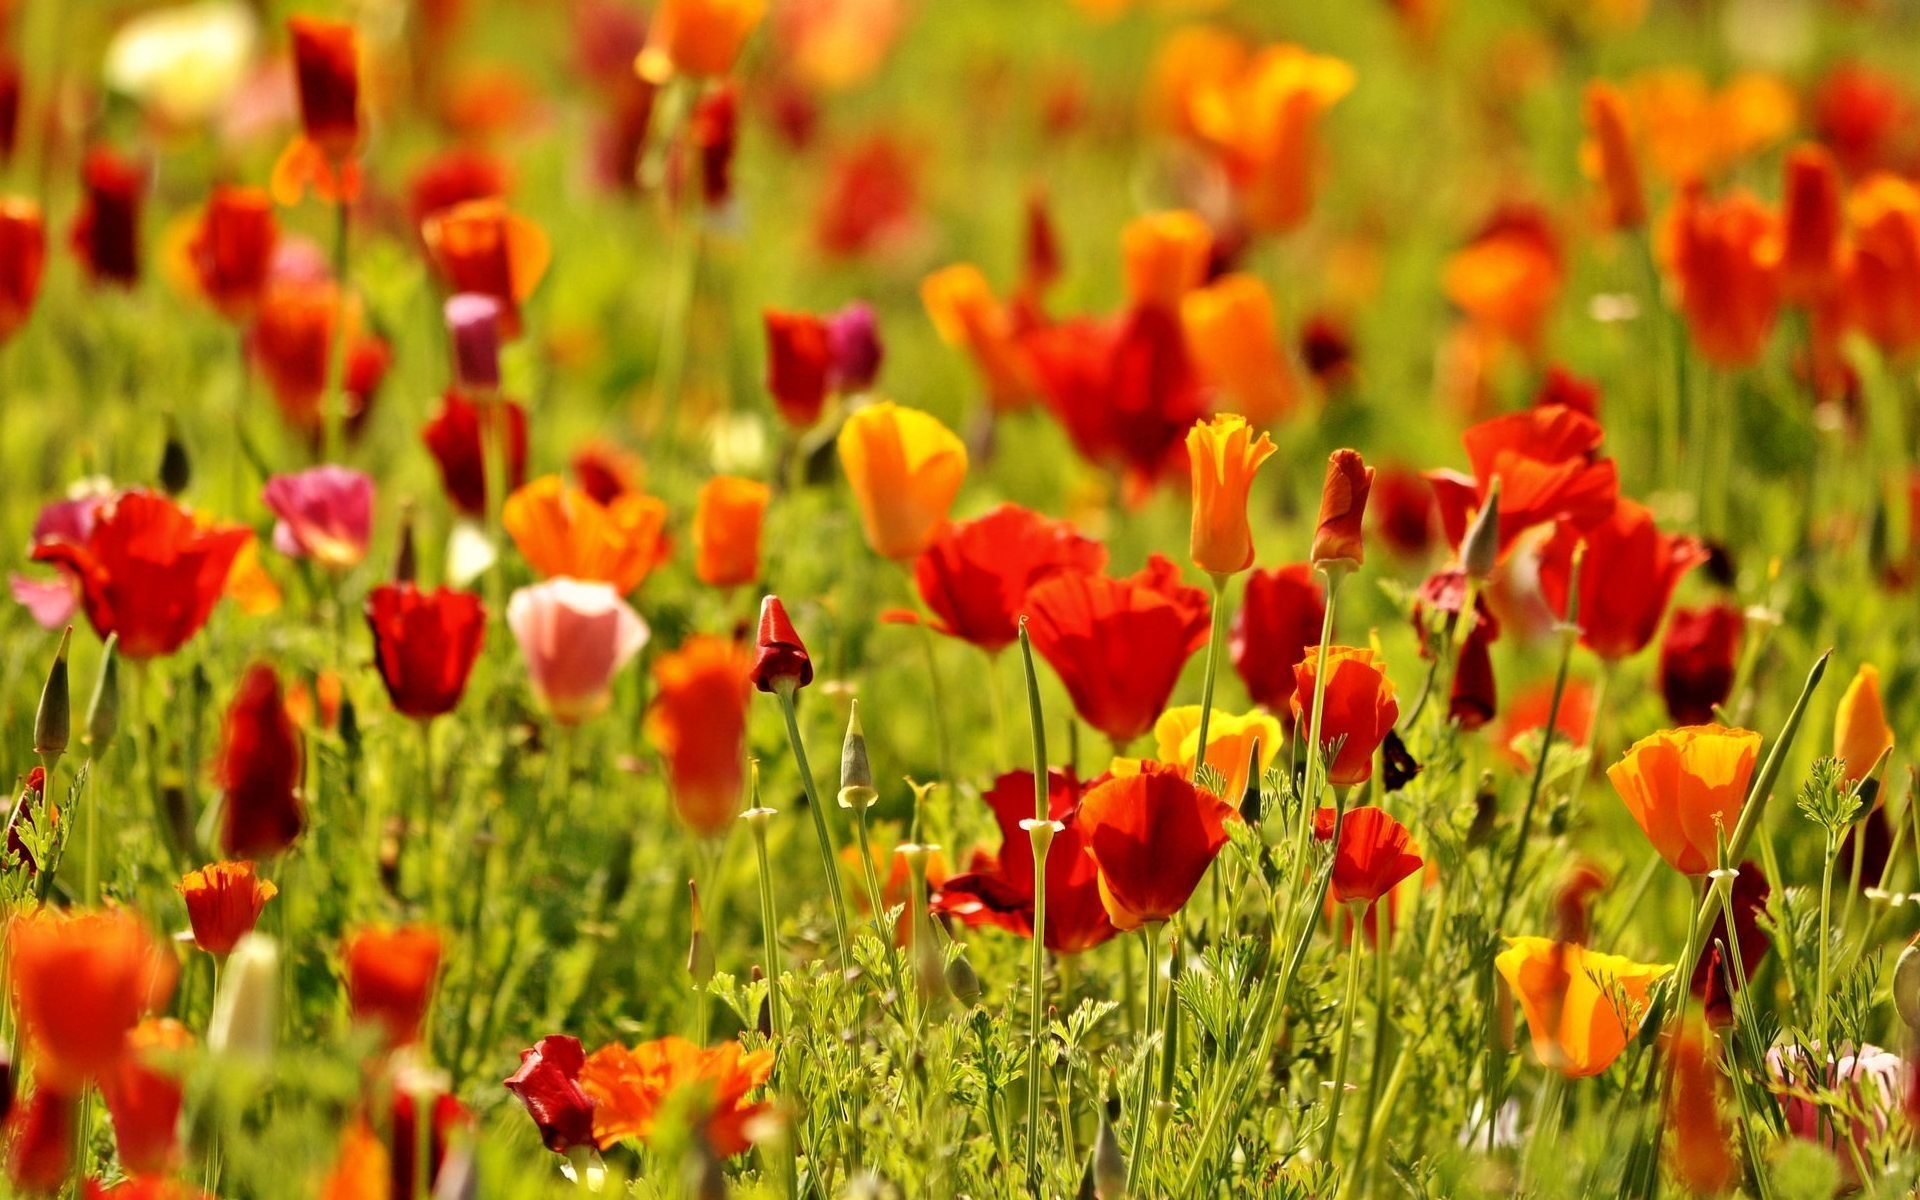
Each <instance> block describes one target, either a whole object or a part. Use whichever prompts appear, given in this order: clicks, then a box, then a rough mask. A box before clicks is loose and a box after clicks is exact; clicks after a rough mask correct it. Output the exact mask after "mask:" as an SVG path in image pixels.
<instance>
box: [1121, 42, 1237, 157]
mask: <svg viewBox="0 0 1920 1200" xmlns="http://www.w3.org/2000/svg"><path fill="white" fill-rule="evenodd" d="M1251 56H1252V51H1251V49H1250V47H1248V45H1247V44H1246V43H1245V42H1244V41H1242V40H1241V38H1240V37H1239V35H1238V34H1235V33H1233V32H1230V31H1229V30H1226V29H1223V28H1221V27H1219V26H1216V25H1188V26H1185V27H1183V28H1180V29H1176V30H1174V31H1173V32H1172V33H1170V34H1168V35H1167V37H1166V38H1165V39H1164V40H1162V41H1161V43H1160V49H1159V52H1158V54H1156V55H1155V57H1154V62H1153V69H1152V71H1151V73H1150V75H1149V77H1148V81H1147V87H1146V94H1145V96H1144V97H1143V101H1144V103H1143V107H1144V108H1145V110H1146V113H1147V116H1148V118H1149V119H1150V120H1151V121H1152V122H1153V123H1154V124H1156V125H1159V126H1161V127H1162V128H1164V129H1166V130H1168V131H1169V132H1171V133H1175V134H1179V135H1180V136H1182V137H1188V138H1198V137H1200V136H1201V131H1200V128H1199V125H1198V123H1197V120H1196V113H1195V106H1196V104H1198V103H1202V102H1206V103H1211V102H1212V101H1211V97H1213V96H1214V95H1216V94H1218V93H1220V92H1222V91H1225V90H1228V89H1230V88H1232V87H1233V86H1234V84H1235V82H1236V81H1237V80H1238V79H1239V77H1240V74H1241V72H1242V71H1244V70H1245V69H1246V65H1247V60H1248V59H1249V58H1250V57H1251Z"/></svg>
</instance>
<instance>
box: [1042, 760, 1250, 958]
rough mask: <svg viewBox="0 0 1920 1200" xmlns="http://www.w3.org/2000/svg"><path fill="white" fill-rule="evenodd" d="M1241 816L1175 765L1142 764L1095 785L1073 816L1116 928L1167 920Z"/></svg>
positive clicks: (1195, 883)
mask: <svg viewBox="0 0 1920 1200" xmlns="http://www.w3.org/2000/svg"><path fill="white" fill-rule="evenodd" d="M1239 819H1240V814H1239V813H1238V812H1236V811H1235V810H1234V809H1233V807H1232V806H1231V805H1228V804H1226V803H1224V802H1222V801H1221V799H1220V798H1219V797H1218V796H1216V795H1214V794H1213V793H1212V792H1209V791H1207V790H1206V789H1205V788H1202V787H1196V786H1195V785H1194V783H1193V781H1192V780H1190V779H1188V778H1187V776H1186V774H1185V773H1184V772H1183V771H1181V770H1180V769H1179V768H1177V767H1170V766H1167V765H1166V764H1164V763H1155V762H1145V763H1141V764H1140V772H1139V773H1138V774H1134V775H1116V776H1114V777H1113V778H1111V779H1109V780H1107V781H1106V782H1105V783H1101V784H1096V785H1095V786H1094V787H1093V789H1092V790H1091V791H1089V792H1088V793H1087V795H1086V798H1085V799H1084V800H1082V801H1081V802H1080V812H1079V816H1078V818H1077V821H1078V824H1079V826H1080V830H1081V833H1082V836H1084V837H1085V839H1086V843H1087V853H1088V854H1089V855H1091V856H1092V857H1093V862H1094V866H1095V868H1096V869H1097V870H1098V871H1099V873H1100V874H1099V882H1100V901H1101V903H1103V904H1104V905H1106V908H1107V916H1108V917H1109V918H1110V919H1112V921H1113V923H1114V926H1115V927H1116V928H1118V929H1122V930H1126V929H1138V928H1140V927H1141V926H1142V925H1148V924H1155V923H1158V922H1161V921H1165V920H1167V919H1168V918H1169V917H1172V916H1173V915H1174V914H1175V913H1177V912H1179V911H1180V910H1181V908H1183V907H1185V905H1186V903H1187V899H1188V898H1189V897H1190V896H1192V895H1193V889H1194V888H1195V887H1197V886H1199V883H1200V880H1201V878H1202V877H1203V876H1205V875H1206V873H1207V868H1208V867H1209V866H1211V865H1212V864H1213V859H1214V856H1215V855H1217V854H1219V853H1220V849H1221V847H1223V846H1225V845H1226V844H1227V823H1228V822H1229V821H1237V820H1239Z"/></svg>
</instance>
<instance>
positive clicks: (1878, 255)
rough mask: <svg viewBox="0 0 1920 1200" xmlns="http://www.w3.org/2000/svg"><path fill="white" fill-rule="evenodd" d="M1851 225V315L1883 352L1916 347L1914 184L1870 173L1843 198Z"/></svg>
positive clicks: (1918, 242)
mask: <svg viewBox="0 0 1920 1200" xmlns="http://www.w3.org/2000/svg"><path fill="white" fill-rule="evenodd" d="M1848 215H1849V217H1850V218H1851V220H1852V223H1853V229H1854V254H1853V270H1852V273H1851V276H1850V281H1851V284H1852V287H1851V291H1852V292H1853V295H1854V299H1855V303H1854V304H1853V306H1852V307H1853V315H1854V316H1855V318H1856V319H1857V320H1858V322H1859V325H1860V329H1861V331H1862V332H1864V333H1865V334H1866V335H1867V337H1868V338H1870V339H1872V341H1873V342H1874V344H1875V345H1877V346H1878V347H1879V348H1880V349H1881V350H1882V351H1883V352H1884V353H1886V354H1889V355H1895V356H1900V355H1905V354H1909V353H1911V352H1912V351H1913V350H1914V349H1915V348H1916V347H1920V187H1916V186H1915V185H1914V184H1913V183H1911V182H1909V181H1908V180H1906V179H1902V178H1899V177H1897V176H1894V175H1874V176H1871V177H1870V178H1868V179H1866V180H1865V181H1863V182H1862V183H1861V184H1859V185H1858V186H1857V187H1855V188H1854V190H1853V193H1852V195H1851V196H1850V197H1849V198H1848Z"/></svg>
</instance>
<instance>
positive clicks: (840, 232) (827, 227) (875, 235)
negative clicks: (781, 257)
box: [813, 134, 920, 258]
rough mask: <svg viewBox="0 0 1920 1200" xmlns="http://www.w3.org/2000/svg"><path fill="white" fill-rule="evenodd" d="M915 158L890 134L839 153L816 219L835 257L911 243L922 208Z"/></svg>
mask: <svg viewBox="0 0 1920 1200" xmlns="http://www.w3.org/2000/svg"><path fill="white" fill-rule="evenodd" d="M918 174H919V168H918V163H917V162H916V160H915V157H914V155H913V154H911V153H910V152H909V151H908V150H907V149H906V148H904V147H902V146H901V145H900V144H898V143H897V142H896V141H894V140H893V139H892V138H891V137H889V136H887V135H886V134H874V135H870V136H868V137H867V138H865V139H864V140H862V141H860V142H857V143H855V144H854V145H853V146H852V147H850V148H849V149H846V150H843V151H841V152H839V153H837V154H836V155H835V156H834V157H833V158H832V160H830V161H829V162H828V164H827V171H826V182H825V184H824V186H823V189H822V191H821V194H820V199H819V202H818V204H819V207H818V210H817V215H816V216H815V218H814V230H813V236H814V241H815V242H816V243H818V244H819V247H820V249H821V251H822V252H824V253H825V254H827V255H828V256H829V257H833V258H853V257H857V256H859V255H863V254H870V253H875V252H877V251H879V250H881V249H883V248H884V247H886V246H888V245H890V244H893V243H897V242H899V241H902V240H904V239H905V237H906V236H907V235H908V234H909V233H911V232H912V230H913V228H914V214H915V212H916V210H917V209H918V207H919V204H920V184H919V179H918Z"/></svg>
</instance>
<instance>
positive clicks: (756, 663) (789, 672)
mask: <svg viewBox="0 0 1920 1200" xmlns="http://www.w3.org/2000/svg"><path fill="white" fill-rule="evenodd" d="M752 677H753V686H754V687H756V688H759V689H760V690H761V691H763V692H777V691H779V690H780V687H781V685H782V684H791V685H792V686H793V687H794V688H796V689H797V688H803V687H805V686H807V685H808V684H809V683H812V682H813V660H812V659H811V658H809V657H807V648H806V646H805V645H804V644H803V643H802V642H801V641H800V634H799V632H798V631H796V630H795V629H794V627H793V622H792V621H790V620H788V619H787V606H786V605H784V604H782V603H780V597H778V596H763V597H761V599H760V629H759V634H758V636H757V637H755V639H754V647H753V672H752Z"/></svg>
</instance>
